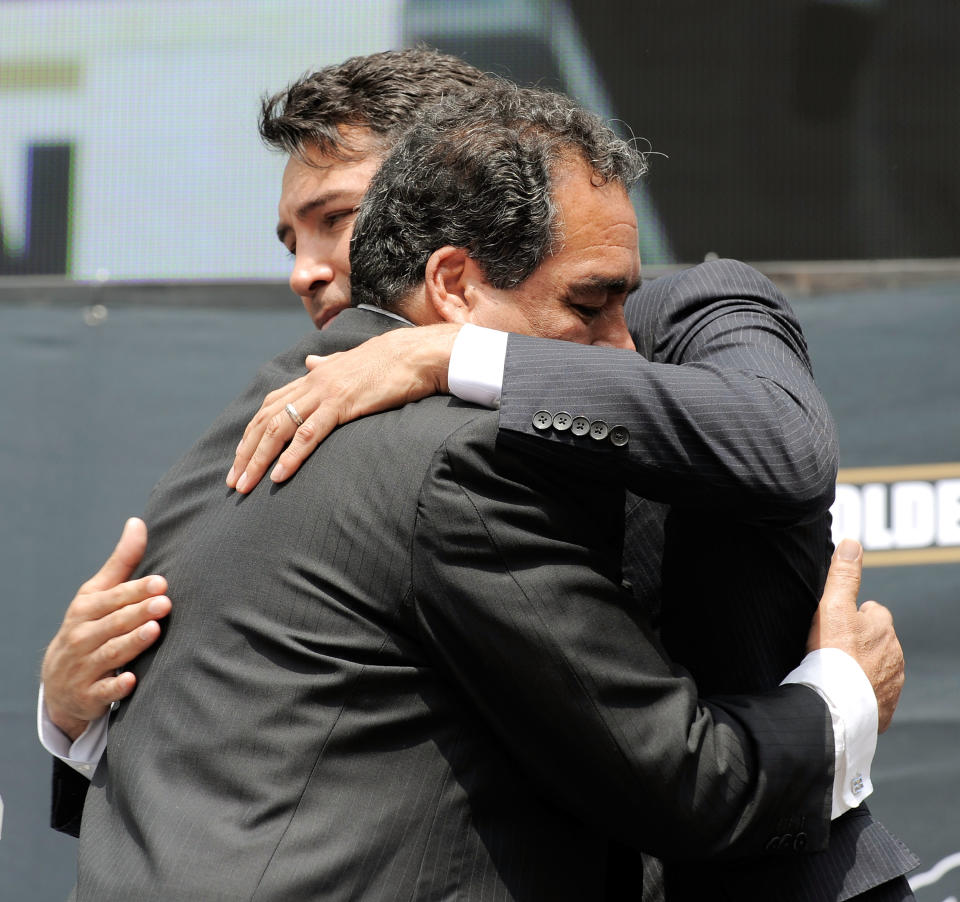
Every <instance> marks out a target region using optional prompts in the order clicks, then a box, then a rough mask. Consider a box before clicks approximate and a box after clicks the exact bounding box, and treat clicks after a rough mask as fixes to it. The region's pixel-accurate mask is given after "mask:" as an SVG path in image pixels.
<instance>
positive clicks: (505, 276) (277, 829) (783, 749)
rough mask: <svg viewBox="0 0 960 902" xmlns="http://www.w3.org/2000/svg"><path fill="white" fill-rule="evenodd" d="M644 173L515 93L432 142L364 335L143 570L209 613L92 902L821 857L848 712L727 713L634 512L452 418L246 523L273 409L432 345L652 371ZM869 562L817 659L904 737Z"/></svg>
mask: <svg viewBox="0 0 960 902" xmlns="http://www.w3.org/2000/svg"><path fill="white" fill-rule="evenodd" d="M641 168H642V159H641V158H640V157H638V156H637V154H636V153H635V152H634V151H633V150H631V149H630V148H629V147H628V146H627V145H625V144H624V143H623V142H620V141H618V140H617V139H616V138H615V137H614V136H613V135H612V134H611V133H610V132H609V131H608V130H607V129H606V128H605V127H604V126H603V125H602V124H601V123H600V122H599V121H598V120H597V119H596V118H595V117H593V116H591V115H590V114H587V113H585V112H584V111H582V110H580V109H579V108H577V107H576V106H575V105H574V104H572V103H571V102H570V101H567V100H565V99H564V98H561V97H557V96H556V95H551V94H546V93H544V92H540V91H532V90H518V89H516V88H513V87H502V88H491V89H490V90H489V93H486V92H485V93H484V94H483V95H470V96H468V97H466V98H464V100H463V102H462V104H458V105H451V106H449V107H447V108H446V109H443V110H440V111H438V112H436V113H435V114H434V115H432V116H430V117H428V118H427V120H426V121H425V122H424V123H423V125H422V126H419V127H417V128H416V129H415V130H413V131H412V132H411V133H410V134H409V135H408V136H407V137H406V138H405V139H403V140H401V142H400V144H399V145H398V146H397V148H396V149H395V150H394V151H393V152H392V153H391V155H390V156H389V157H388V159H387V161H386V163H385V164H384V166H383V168H382V169H381V171H380V172H379V173H378V175H377V176H376V177H375V178H374V181H373V183H372V186H371V190H370V192H369V194H368V197H367V199H366V200H365V201H364V204H363V207H362V209H361V212H360V215H359V217H358V221H357V227H356V234H355V239H354V244H353V246H352V257H351V259H352V263H353V273H354V276H355V278H356V285H355V288H354V290H355V291H358V292H359V298H360V300H361V304H360V307H359V309H356V310H347V311H344V312H343V313H341V314H340V315H339V316H338V318H337V320H336V322H335V323H334V324H333V325H332V326H331V327H330V328H329V329H327V330H325V331H323V332H319V333H314V334H312V335H310V336H309V337H308V338H307V339H305V340H304V341H302V342H301V343H300V344H298V345H297V346H296V347H294V348H293V349H291V350H290V351H288V352H287V353H285V354H283V355H281V356H280V357H279V358H277V359H276V360H275V361H273V362H272V363H271V364H269V365H268V366H267V367H265V368H264V369H263V370H262V371H261V373H260V374H259V376H258V377H257V379H256V380H255V381H254V382H253V383H252V385H251V386H250V388H249V389H248V390H247V392H246V393H245V394H244V395H243V396H241V398H239V399H238V400H237V401H236V402H234V404H232V405H231V406H230V407H229V408H228V409H227V410H226V411H225V413H224V414H223V415H222V416H221V417H220V418H219V419H218V420H217V421H216V422H215V423H214V425H213V427H212V428H211V430H210V431H209V432H208V433H207V434H206V435H205V436H204V437H203V438H201V439H200V441H199V442H198V443H197V444H196V445H195V446H194V448H193V449H192V450H191V451H189V452H188V453H187V455H186V456H185V457H184V458H183V459H182V460H181V461H180V462H179V463H178V464H177V465H176V466H175V467H174V469H173V470H172V471H171V472H170V473H169V474H168V475H167V477H165V479H164V480H163V481H162V482H161V483H160V484H159V486H158V487H157V489H156V491H155V492H154V494H153V496H152V498H151V502H150V505H149V510H148V512H147V520H148V522H149V523H150V527H151V545H150V547H149V549H148V553H147V558H146V560H145V567H146V568H148V569H149V570H152V571H155V572H162V573H164V574H166V575H167V578H168V579H169V581H170V584H171V586H176V590H177V596H178V598H179V599H181V601H180V602H179V603H178V606H177V609H176V612H175V615H174V616H173V617H171V619H170V623H169V627H168V631H167V634H166V636H165V637H164V639H163V641H161V642H160V643H159V644H158V645H156V646H155V647H153V648H152V649H151V650H150V651H149V652H147V653H146V654H145V655H143V656H141V658H140V659H139V660H138V661H137V662H136V664H135V665H134V669H135V671H136V674H137V678H138V689H137V692H136V693H134V694H133V695H132V696H131V697H130V698H128V699H127V700H125V701H124V702H122V703H121V706H120V709H119V711H118V713H117V715H116V718H115V722H114V724H113V725H112V727H111V730H110V739H109V745H108V748H107V752H106V755H105V758H104V760H103V762H102V764H101V767H100V768H99V770H98V772H97V775H96V777H95V778H94V781H93V783H92V785H91V788H90V791H89V794H88V798H87V804H86V808H85V811H84V823H83V830H82V833H81V847H80V870H79V879H78V885H77V898H78V899H80V900H84V899H96V900H111V899H129V898H138V899H165V900H168V899H196V898H203V899H225V900H226V899H229V900H235V899H240V898H257V899H306V898H321V897H322V898H337V899H396V898H404V899H433V898H453V897H457V898H470V899H493V898H513V899H530V900H542V899H551V900H564V899H569V900H578V902H580V900H587V899H600V898H603V897H604V894H605V892H606V888H607V887H606V861H607V847H608V838H609V837H616V838H619V839H620V840H622V841H624V842H626V843H628V844H630V845H632V846H634V847H637V848H646V849H650V850H652V851H657V852H660V853H664V854H669V853H672V854H680V853H682V854H683V855H685V856H691V855H693V856H701V855H737V854H741V855H749V854H759V853H760V852H761V851H762V850H763V849H764V848H765V847H767V846H768V844H769V839H770V837H771V835H774V834H775V833H776V832H777V831H778V830H779V829H780V826H779V825H782V824H783V823H785V822H787V821H790V822H793V821H794V820H796V822H798V823H802V824H803V829H804V845H805V846H806V847H807V848H808V849H817V848H822V847H823V845H824V844H825V843H826V840H827V835H828V832H829V811H830V797H831V793H832V779H831V772H832V768H833V757H834V749H833V737H832V731H831V725H830V724H831V721H830V715H829V711H828V709H827V705H826V703H825V702H824V701H823V700H822V699H821V697H820V696H819V695H818V694H817V693H816V692H814V691H813V690H811V689H809V688H807V687H806V686H804V685H796V684H791V685H785V686H782V687H780V688H779V689H777V690H775V691H773V692H768V693H764V694H763V695H757V696H752V697H731V698H726V699H724V700H722V701H720V700H717V701H714V702H705V701H701V700H700V699H698V698H697V695H696V691H695V687H694V686H693V684H692V681H691V680H690V679H689V677H687V676H685V675H683V674H682V673H677V672H674V671H673V670H672V669H671V668H670V667H669V665H668V664H667V663H666V662H665V661H664V659H663V658H662V656H661V654H660V652H659V646H658V644H657V642H656V641H655V639H654V638H653V636H652V633H651V630H650V627H649V625H648V623H647V622H646V620H645V619H644V617H643V615H642V614H641V613H640V612H638V611H637V610H636V607H635V605H634V604H633V601H632V598H631V597H630V595H629V592H628V591H627V590H626V589H625V588H624V587H623V586H622V580H621V560H620V548H621V545H622V540H623V502H624V498H623V490H622V489H620V488H616V487H614V486H612V485H611V484H610V482H609V481H608V480H604V479H600V478H598V477H597V474H595V473H594V474H591V473H590V472H584V471H583V469H582V468H581V469H580V470H578V471H577V472H576V473H575V474H574V473H572V472H570V471H569V470H567V468H566V466H565V465H564V463H563V462H562V461H559V462H558V465H557V466H556V467H552V466H551V467H549V468H543V469H542V470H531V467H530V461H529V458H528V457H527V456H526V455H525V454H521V453H518V452H516V451H514V450H513V449H511V448H509V447H506V446H505V445H504V444H503V443H498V441H497V419H496V415H495V414H494V413H492V412H491V411H488V410H485V409H482V408H477V407H472V406H470V405H467V404H464V403H462V402H459V401H455V400H451V399H449V398H428V399H425V400H423V401H420V402H418V403H416V404H411V405H408V406H407V407H405V408H403V409H402V410H399V411H392V412H388V413H383V414H379V415H377V416H373V417H368V418H365V419H362V420H358V421H357V422H355V423H351V424H348V425H346V426H344V427H343V428H341V429H340V430H338V431H337V432H335V433H334V434H333V435H332V436H331V437H330V438H329V439H328V440H327V442H326V443H325V444H324V445H323V446H322V447H321V448H320V449H319V450H318V452H317V453H316V454H314V455H313V456H312V457H311V458H310V460H309V461H307V462H306V463H305V464H304V466H303V467H302V468H301V469H300V471H299V472H298V474H297V475H296V477H295V478H294V479H293V480H291V483H290V485H288V486H284V487H280V488H277V487H270V486H267V485H261V486H259V487H257V488H256V489H254V490H253V491H252V492H250V493H249V494H248V495H246V496H243V497H241V496H239V495H234V494H232V493H225V492H224V490H223V485H222V472H223V470H224V468H225V467H226V465H227V464H228V463H229V461H230V460H232V457H233V453H234V450H235V449H234V443H235V433H236V429H237V428H238V427H239V426H240V425H242V424H243V423H245V422H246V421H247V420H248V419H249V417H250V415H251V413H252V412H253V411H254V410H256V408H257V406H258V405H259V402H260V398H261V397H262V395H263V393H264V392H265V391H266V390H268V389H270V388H272V387H275V386H277V385H279V384H282V383H283V382H285V381H286V380H288V379H289V378H290V376H291V374H293V373H295V372H296V371H297V370H298V369H299V367H300V364H301V361H302V360H303V357H304V355H305V354H306V353H310V352H313V353H323V354H329V353H332V352H335V351H337V350H342V349H345V348H349V347H352V346H355V345H356V344H358V343H360V342H361V341H363V340H365V339H367V338H369V337H371V336H372V335H376V334H382V333H384V332H386V331H388V330H390V329H396V328H403V327H404V325H405V324H406V323H405V322H404V321H405V320H406V321H407V323H430V322H457V323H464V324H468V325H487V326H495V327H497V328H511V329H515V330H516V331H521V332H526V333H527V334H531V335H538V336H544V337H553V338H566V339H569V340H573V341H579V342H583V343H593V344H606V345H613V346H616V347H618V348H621V349H622V350H621V351H616V350H611V351H609V352H608V353H610V354H611V355H616V354H618V353H631V354H632V353H633V351H632V344H631V341H630V337H629V333H628V332H627V330H626V326H625V322H624V318H623V303H624V300H625V298H626V295H627V293H628V292H629V291H630V290H631V289H632V288H633V287H635V285H636V283H637V281H638V278H639V258H638V255H637V241H636V221H635V218H634V215H633V211H632V208H631V206H630V203H629V200H628V198H627V194H626V190H625V185H626V184H628V183H629V181H630V180H631V179H632V178H634V177H635V176H636V175H637V174H638V173H639V171H640V169H641ZM411 173H416V174H417V178H416V179H415V180H413V181H411V180H410V179H409V178H408V176H409V175H410V174H411ZM517 247H522V248H523V253H522V254H520V255H519V256H520V262H515V261H514V260H512V259H511V260H508V259H507V257H511V258H512V257H513V256H514V255H513V253H512V251H513V250H514V249H516V248H517ZM507 251H509V252H511V253H505V252H507ZM381 283H382V284H383V285H384V286H385V287H384V288H382V289H381V288H378V285H380V284H381ZM364 301H372V302H374V303H373V304H367V303H364ZM384 311H386V312H384ZM618 450H619V449H618V446H617V445H616V444H615V443H611V444H610V454H611V455H616V454H617V453H618ZM841 551H842V552H843V553H842V554H841V555H840V559H839V560H837V561H835V569H834V571H833V574H832V576H833V578H832V580H831V581H828V588H827V591H826V593H825V598H824V602H823V607H822V609H821V613H823V614H824V615H825V616H823V617H822V618H821V621H820V626H819V628H818V629H817V630H815V631H814V632H813V633H812V634H811V639H810V645H811V647H821V646H831V645H837V646H839V647H841V648H845V649H847V650H849V651H850V652H851V653H852V654H853V655H854V657H855V658H856V659H857V660H858V661H859V663H860V664H861V666H862V667H863V669H864V671H865V672H866V673H867V674H869V675H871V677H872V678H873V679H874V685H873V689H874V691H875V692H876V693H877V697H878V699H879V701H880V716H881V719H882V720H887V719H889V716H890V715H891V714H892V708H893V705H894V704H895V701H896V696H897V695H898V693H899V685H900V682H901V676H900V674H899V666H898V664H897V662H898V661H899V660H900V656H899V648H898V645H897V643H896V639H895V636H894V635H893V631H892V627H891V625H890V623H889V615H888V614H887V613H886V611H885V610H884V609H882V608H881V607H880V606H876V605H873V606H867V607H865V608H864V609H862V611H861V612H860V613H857V612H856V610H855V606H854V600H855V594H856V579H855V578H854V579H853V580H852V582H849V583H847V584H845V583H844V577H845V576H846V578H847V579H848V580H849V579H850V577H851V576H853V577H855V575H856V572H857V556H858V549H857V548H856V546H855V545H848V546H845V547H842V548H841ZM837 620H839V621H842V623H843V627H842V628H840V629H839V630H838V629H837V628H836V626H835V622H836V621H837ZM851 626H852V630H851ZM823 650H829V649H826V648H824V649H823ZM890 662H893V666H891V664H890ZM793 845H794V846H796V844H793ZM793 850H794V849H791V850H788V851H793ZM781 851H783V850H782V849H781Z"/></svg>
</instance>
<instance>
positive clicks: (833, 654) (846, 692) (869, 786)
mask: <svg viewBox="0 0 960 902" xmlns="http://www.w3.org/2000/svg"><path fill="white" fill-rule="evenodd" d="M783 682H784V683H800V684H802V685H804V686H809V687H810V688H811V689H813V690H814V691H816V692H817V693H818V694H819V695H820V696H821V698H823V700H824V701H825V702H826V703H827V707H828V708H829V709H830V717H831V718H832V720H833V743H834V754H835V755H836V768H835V770H834V772H833V810H832V813H831V817H832V818H838V817H840V815H841V814H843V813H844V812H845V811H849V810H850V809H851V808H856V807H857V806H858V805H859V804H860V803H861V802H862V801H863V800H864V799H866V798H867V796H869V795H870V794H871V793H872V792H873V783H872V782H871V781H870V768H871V766H872V764H873V756H874V754H875V752H876V750H877V726H878V713H877V697H876V695H874V692H873V686H871V685H870V680H868V679H867V675H866V674H865V673H864V672H863V670H862V668H861V667H860V665H859V664H858V663H857V662H856V661H855V660H854V659H853V658H851V657H850V655H848V654H847V653H846V652H843V651H841V650H840V649H839V648H819V649H817V650H816V651H812V652H810V654H808V655H807V656H806V657H805V658H804V659H803V660H802V661H801V662H800V665H799V666H798V667H797V668H796V669H795V670H792V671H791V672H790V673H788V674H787V676H786V678H785V679H784V681H783ZM781 685H782V684H781Z"/></svg>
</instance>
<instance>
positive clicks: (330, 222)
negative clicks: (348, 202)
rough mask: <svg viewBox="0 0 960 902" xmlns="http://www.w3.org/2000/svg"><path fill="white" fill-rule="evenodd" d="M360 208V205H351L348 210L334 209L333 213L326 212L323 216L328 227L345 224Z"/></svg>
mask: <svg viewBox="0 0 960 902" xmlns="http://www.w3.org/2000/svg"><path fill="white" fill-rule="evenodd" d="M359 209H360V207H350V208H349V209H346V210H334V211H332V212H331V213H326V214H325V215H324V217H323V222H324V225H326V227H327V228H328V229H333V228H336V227H337V226H338V225H343V224H344V223H346V221H347V220H348V219H349V218H350V217H351V216H354V215H356V212H357V210H359Z"/></svg>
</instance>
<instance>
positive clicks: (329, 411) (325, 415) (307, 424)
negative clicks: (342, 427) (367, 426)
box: [270, 404, 340, 482]
mask: <svg viewBox="0 0 960 902" xmlns="http://www.w3.org/2000/svg"><path fill="white" fill-rule="evenodd" d="M339 424H340V419H339V415H338V412H337V410H336V408H335V407H333V406H332V405H330V404H321V405H320V407H319V408H318V409H317V411H316V412H315V413H313V414H311V415H310V417H309V418H308V419H307V420H305V421H304V423H303V425H302V426H301V427H300V428H299V429H298V430H297V431H296V434H295V435H294V436H293V439H291V441H290V444H289V446H288V447H287V450H286V451H284V452H283V454H281V455H280V459H279V460H278V461H277V465H276V466H275V467H274V468H273V470H272V471H271V473H270V479H271V480H272V481H273V482H283V481H284V480H287V479H289V478H290V477H291V476H293V474H294V473H296V472H297V470H299V469H300V465H301V464H302V463H303V462H304V461H305V460H306V459H307V458H308V457H309V456H310V455H311V454H313V452H314V451H315V450H316V449H317V446H318V445H319V444H320V443H321V442H322V441H323V440H324V439H325V438H326V437H327V436H328V435H330V433H331V432H333V430H334V429H336V428H337V426H338V425H339Z"/></svg>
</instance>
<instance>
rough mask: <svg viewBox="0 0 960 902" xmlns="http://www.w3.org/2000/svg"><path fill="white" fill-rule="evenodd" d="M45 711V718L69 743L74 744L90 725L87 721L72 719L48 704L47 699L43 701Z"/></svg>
mask: <svg viewBox="0 0 960 902" xmlns="http://www.w3.org/2000/svg"><path fill="white" fill-rule="evenodd" d="M44 703H45V705H46V709H47V717H48V718H49V719H50V723H52V724H53V725H54V726H55V727H56V728H57V729H58V730H59V731H60V732H61V733H63V735H64V736H66V737H67V738H68V739H69V740H70V741H71V742H76V741H77V739H78V738H79V737H80V736H81V735H83V731H84V730H86V728H87V727H88V726H89V725H90V721H89V720H81V719H80V718H78V717H72V716H70V715H69V714H67V713H66V712H64V711H61V710H59V709H58V708H57V707H56V706H55V705H51V704H50V700H49V698H47V699H45V700H44Z"/></svg>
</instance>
